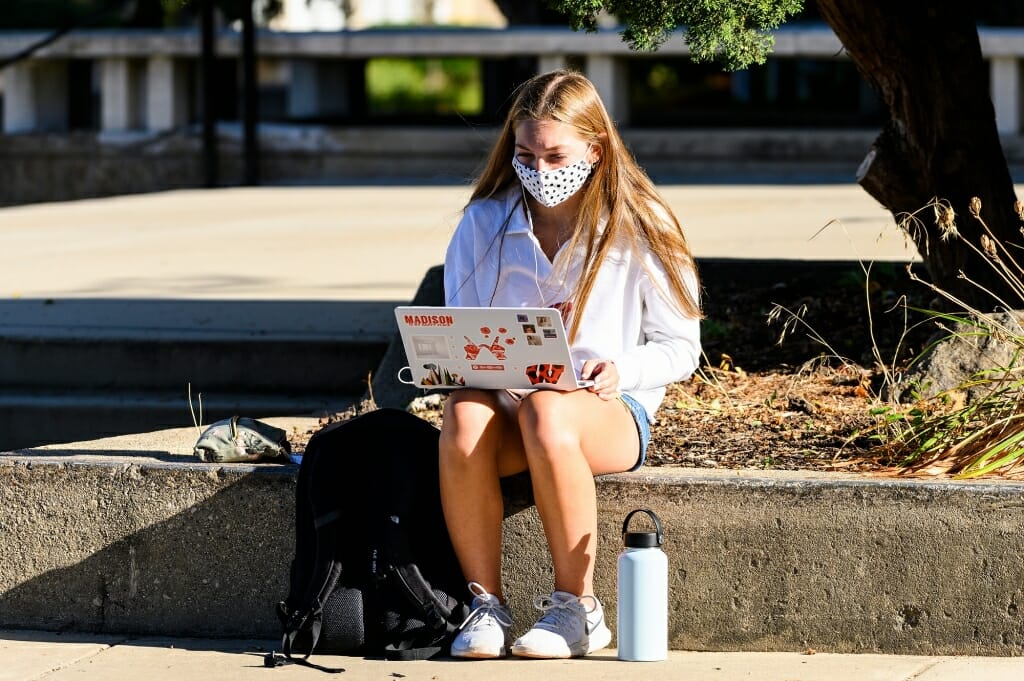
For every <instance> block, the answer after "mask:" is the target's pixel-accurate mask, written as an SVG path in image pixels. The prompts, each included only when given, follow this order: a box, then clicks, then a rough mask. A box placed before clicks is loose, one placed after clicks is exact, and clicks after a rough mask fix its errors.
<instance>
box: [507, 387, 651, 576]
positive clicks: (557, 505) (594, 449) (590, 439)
mask: <svg viewBox="0 0 1024 681" xmlns="http://www.w3.org/2000/svg"><path fill="white" fill-rule="evenodd" d="M519 428H520V431H521V433H522V439H523V443H524V447H525V451H526V459H527V462H528V464H529V468H530V477H531V478H532V480H533V492H534V497H535V499H536V502H537V510H538V512H539V513H540V517H541V521H542V522H543V524H544V533H545V535H546V536H547V541H548V546H549V548H550V550H551V560H552V563H553V565H554V568H555V589H556V590H559V591H566V592H568V593H571V594H575V595H577V596H584V595H593V582H594V558H595V554H596V549H597V499H596V495H595V488H594V476H595V475H601V474H604V473H614V472H619V471H624V470H628V469H629V468H631V467H632V466H633V465H634V464H635V463H636V460H637V456H638V455H639V436H638V434H637V431H636V425H635V423H634V421H633V418H632V416H631V415H630V413H629V411H628V410H627V409H626V408H625V407H624V406H623V405H622V404H621V403H620V402H619V401H618V400H612V401H605V400H602V399H600V398H599V397H597V396H596V395H593V394H591V393H589V392H587V391H583V390H578V391H575V392H570V393H562V392H555V391H537V392H534V393H531V394H530V395H529V396H528V397H527V398H526V400H524V401H523V403H522V405H521V406H520V408H519Z"/></svg>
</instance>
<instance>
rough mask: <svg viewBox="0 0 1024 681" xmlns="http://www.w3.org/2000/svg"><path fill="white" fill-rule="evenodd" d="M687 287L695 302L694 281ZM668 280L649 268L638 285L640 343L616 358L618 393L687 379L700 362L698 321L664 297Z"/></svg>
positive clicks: (688, 279) (689, 279)
mask: <svg viewBox="0 0 1024 681" xmlns="http://www.w3.org/2000/svg"><path fill="white" fill-rule="evenodd" d="M686 285H687V287H688V288H689V289H690V292H691V294H693V296H694V300H697V299H698V298H697V290H696V289H697V278H696V276H695V275H694V274H693V273H692V271H690V272H688V273H687V276H686ZM670 291H671V289H670V288H669V285H668V278H667V277H666V276H665V274H664V271H663V270H662V269H661V267H649V268H648V274H647V276H645V277H643V283H642V284H641V299H642V301H643V312H642V316H641V333H642V337H643V338H644V339H645V340H644V342H643V344H642V345H640V346H638V347H635V348H632V349H630V350H627V351H626V352H625V353H624V354H623V355H622V356H621V357H618V358H616V359H615V364H616V366H617V368H618V370H619V389H620V390H649V389H653V388H660V387H661V386H664V385H668V384H669V383H674V382H676V381H681V380H683V379H686V378H689V377H690V375H691V374H693V372H694V371H695V370H696V369H697V366H698V365H699V363H700V320H698V319H697V318H695V317H688V316H686V315H685V314H684V313H683V312H682V311H681V310H680V309H679V306H678V305H676V304H675V303H674V302H672V300H671V299H669V298H668V297H667V296H669V295H671V294H670V293H669V292H670Z"/></svg>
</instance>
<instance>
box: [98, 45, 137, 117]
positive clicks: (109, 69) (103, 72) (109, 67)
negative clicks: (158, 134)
mask: <svg viewBox="0 0 1024 681" xmlns="http://www.w3.org/2000/svg"><path fill="white" fill-rule="evenodd" d="M145 77H146V73H145V72H144V71H142V70H141V69H139V68H138V67H137V66H136V65H135V64H132V62H131V61H130V60H128V59H122V58H113V59H103V60H102V61H100V130H102V131H103V132H123V131H125V130H133V129H137V128H140V127H142V122H143V121H142V120H141V119H142V118H143V116H144V115H145V111H144V110H143V107H142V101H141V100H142V98H141V97H140V93H141V92H142V91H144V90H145Z"/></svg>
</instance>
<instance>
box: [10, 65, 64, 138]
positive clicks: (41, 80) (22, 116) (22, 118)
mask: <svg viewBox="0 0 1024 681" xmlns="http://www.w3.org/2000/svg"><path fill="white" fill-rule="evenodd" d="M67 129H68V65H67V62H66V61H63V60H49V59H47V60H32V61H29V60H25V61H21V62H18V63H16V64H12V65H11V66H9V67H8V68H7V69H6V73H5V74H4V120H3V131H4V132H5V133H25V132H61V131H65V130H67Z"/></svg>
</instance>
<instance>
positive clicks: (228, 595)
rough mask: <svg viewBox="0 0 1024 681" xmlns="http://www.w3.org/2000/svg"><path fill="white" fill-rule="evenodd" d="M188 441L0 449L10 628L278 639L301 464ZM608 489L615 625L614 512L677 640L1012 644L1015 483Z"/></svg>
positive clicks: (532, 562)
mask: <svg viewBox="0 0 1024 681" xmlns="http://www.w3.org/2000/svg"><path fill="white" fill-rule="evenodd" d="M274 421H275V422H277V423H278V424H279V425H283V426H284V427H288V428H305V427H310V426H311V425H312V423H313V420H312V419H275V420H274ZM194 438H195V432H194V431H193V430H191V429H181V430H172V431H161V432H157V433H151V434H148V435H140V436H132V437H120V438H111V439H108V440H99V441H93V442H88V443H81V444H75V445H60V446H53V447H49V448H39V449H33V450H24V451H20V452H14V453H9V454H5V455H2V456H0V503H2V504H3V508H4V509H5V513H4V515H3V517H2V518H0V530H2V532H0V555H2V556H3V560H2V561H0V627H15V628H37V629H61V630H65V629H70V630H79V631H93V632H132V633H137V634H159V635H174V636H182V635H189V636H256V637H273V636H275V635H276V634H277V624H276V621H275V619H274V617H273V614H272V606H273V604H274V603H275V602H276V601H277V600H279V599H280V598H282V597H283V596H284V590H285V588H286V586H285V584H286V578H287V571H288V563H289V561H290V560H291V554H292V549H293V535H292V532H293V527H292V517H293V510H294V509H293V494H294V478H295V473H296V470H297V468H296V467H295V466H293V465H287V466H281V465H276V464H264V465H256V466H250V465H225V466H215V465H205V464H199V463H196V462H195V460H194V459H192V458H191V457H190V456H189V454H188V452H189V451H190V449H191V445H192V443H193V442H194ZM129 454H131V456H130V458H126V456H128V455H129ZM598 497H599V530H600V534H601V537H600V538H601V546H602V549H601V552H600V555H599V559H598V565H597V585H596V590H597V593H598V595H599V596H601V597H602V599H603V600H604V602H605V605H606V608H607V610H608V613H609V618H610V619H612V618H614V613H615V598H614V595H615V572H614V570H615V567H614V566H615V557H616V554H617V552H618V547H619V533H620V531H621V521H622V518H623V517H624V516H625V514H626V513H627V512H628V511H629V510H631V509H633V508H636V507H641V506H646V507H651V508H654V509H655V510H656V511H657V512H658V513H659V514H660V515H661V517H662V518H663V520H664V522H665V525H666V528H667V542H668V543H667V547H666V549H667V552H668V553H669V558H670V565H671V576H670V582H671V602H670V613H671V628H670V631H671V645H672V647H673V648H676V649H693V650H750V651H753V650H778V651H784V650H803V649H805V648H808V647H812V648H815V649H817V650H819V651H828V652H885V653H911V654H949V655H963V654H975V655H977V654H982V655H1019V654H1022V653H1024V612H1022V607H1024V531H1022V530H1024V514H1022V513H1021V507H1022V506H1024V501H1022V499H1024V485H1022V484H1019V483H1002V482H1000V483H949V482H934V481H910V480H907V481H903V480H900V481H894V480H878V479H872V478H866V477H859V476H850V475H843V474H817V475H813V474H798V473H786V472H761V471H742V472H741V471H723V472H718V471H715V472H705V471H695V470H681V469H667V468H650V469H647V470H645V471H642V472H638V473H632V474H622V475H613V476H606V477H603V478H601V479H600V480H599V481H598ZM505 541H506V546H507V547H508V550H507V556H506V558H507V564H506V570H505V575H506V582H507V584H508V585H509V587H508V595H509V597H510V599H511V601H512V605H513V610H514V615H515V618H516V622H517V624H518V625H520V626H526V625H528V624H529V623H530V622H532V620H533V613H532V611H531V608H530V603H531V601H532V598H533V596H534V595H536V594H537V593H539V592H542V591H545V590H548V589H550V579H551V577H550V575H551V569H550V564H549V561H548V560H547V557H546V551H545V549H544V543H543V534H542V531H541V527H540V523H539V520H538V518H537V515H536V513H535V511H534V510H532V509H531V510H529V511H523V512H521V513H518V514H516V515H515V516H513V517H511V518H509V519H508V520H506V524H505Z"/></svg>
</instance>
